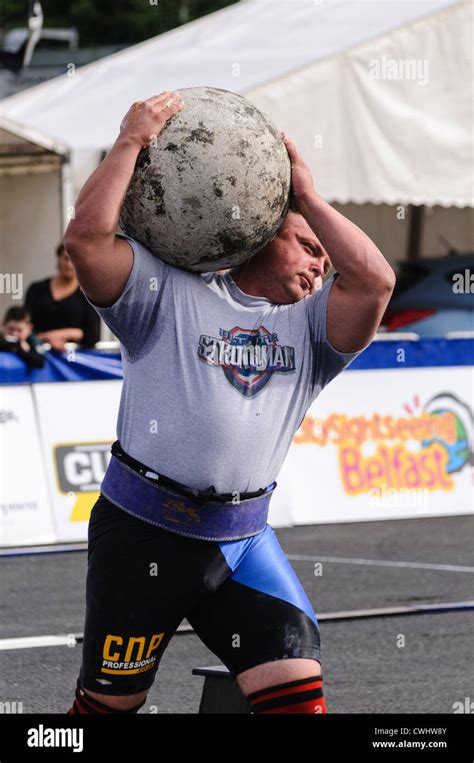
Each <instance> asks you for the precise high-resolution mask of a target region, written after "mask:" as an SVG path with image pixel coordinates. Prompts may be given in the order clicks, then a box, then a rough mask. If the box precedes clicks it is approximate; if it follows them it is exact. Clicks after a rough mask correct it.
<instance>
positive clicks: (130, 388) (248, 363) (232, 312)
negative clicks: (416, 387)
mask: <svg viewBox="0 0 474 763" xmlns="http://www.w3.org/2000/svg"><path fill="white" fill-rule="evenodd" d="M122 237H123V238H125V239H127V240H128V241H129V242H130V244H131V246H132V248H133V252H134V259H133V267H132V270H131V273H130V276H129V278H128V281H127V283H126V285H125V287H124V289H123V292H122V294H121V295H120V297H119V298H118V299H117V300H116V302H114V304H113V305H112V306H110V307H97V306H95V305H94V304H93V303H92V302H91V301H90V300H89V302H90V304H91V305H92V306H93V307H94V308H95V310H96V311H97V312H98V313H99V315H101V316H102V318H103V320H104V321H105V323H106V324H107V325H108V326H109V328H110V329H111V330H112V332H113V333H114V334H115V336H116V337H117V338H118V339H119V341H120V344H121V346H122V362H123V373H124V382H123V389H122V396H121V401H120V409H119V415H118V422H117V437H118V439H119V440H120V443H121V445H122V447H123V448H124V450H125V451H126V452H127V453H129V455H131V456H132V457H133V458H136V459H137V460H138V461H141V462H142V463H144V464H146V465H147V466H149V467H151V468H152V469H156V471H158V472H161V473H162V474H165V475H167V476H168V477H170V478H171V479H174V480H177V481H178V482H181V483H183V484H185V485H188V486H190V487H193V488H196V489H198V490H205V489H206V488H207V487H209V486H210V485H214V486H215V489H216V491H217V492H220V493H229V492H233V491H239V492H248V491H254V490H258V489H259V488H261V487H265V486H266V485H268V484H270V483H271V482H273V481H274V480H276V478H277V476H278V473H279V471H280V468H281V466H282V464H283V461H284V459H285V456H286V454H287V452H288V449H289V447H290V445H291V441H292V438H293V435H294V433H295V432H296V430H297V429H298V427H299V425H300V424H301V422H302V420H303V418H304V416H305V413H306V410H307V409H308V407H309V406H310V404H311V403H312V402H313V400H314V399H315V398H316V397H317V396H318V395H319V393H320V392H321V390H322V389H323V388H324V387H325V386H326V384H328V383H329V382H330V381H331V379H333V378H334V377H335V376H336V375H337V374H339V373H340V372H341V371H342V370H343V368H344V367H345V366H347V365H348V364H349V363H350V362H351V361H352V360H353V359H354V358H355V357H356V356H357V355H359V354H360V352H362V350H360V351H359V352H338V351H337V350H335V349H334V348H333V347H332V345H331V344H330V343H329V342H328V339H327V336H326V309H327V299H328V294H329V290H330V288H331V286H332V284H333V282H334V278H335V276H332V277H331V278H329V279H328V280H327V281H326V282H325V283H324V284H323V287H322V288H321V289H320V290H319V291H317V292H315V293H313V294H309V295H307V296H306V297H304V298H303V299H302V300H300V301H299V302H296V303H293V304H289V305H276V304H274V303H272V302H271V301H270V300H269V299H267V298H266V297H254V296H251V295H249V294H245V293H244V292H243V291H241V290H240V289H239V287H238V286H237V284H236V283H235V281H234V280H233V279H232V277H231V276H230V274H229V273H228V272H227V273H222V272H221V273H217V272H210V273H192V272H190V271H186V270H182V269H181V268H176V267H173V266H172V265H169V264H167V263H165V262H163V261H162V260H160V259H159V258H158V257H155V256H153V255H152V254H151V253H150V252H149V251H148V249H146V248H145V247H144V246H143V245H142V244H140V243H139V242H137V241H135V240H134V239H132V238H130V237H128V236H122Z"/></svg>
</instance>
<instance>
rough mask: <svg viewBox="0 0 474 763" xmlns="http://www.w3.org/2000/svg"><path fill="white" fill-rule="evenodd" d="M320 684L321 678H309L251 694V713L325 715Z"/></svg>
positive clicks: (249, 696)
mask: <svg viewBox="0 0 474 763" xmlns="http://www.w3.org/2000/svg"><path fill="white" fill-rule="evenodd" d="M322 683H323V677H322V676H311V677H310V678H300V679H298V680H297V681H288V682H287V683H283V684H276V685H275V686H268V687H267V688H266V689H261V690H260V691H256V692H253V693H252V694H249V695H248V696H247V700H248V701H249V703H250V706H251V713H311V714H314V713H326V703H325V701H324V696H323V687H322Z"/></svg>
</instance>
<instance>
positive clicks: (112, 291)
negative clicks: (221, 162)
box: [63, 92, 184, 307]
mask: <svg viewBox="0 0 474 763" xmlns="http://www.w3.org/2000/svg"><path fill="white" fill-rule="evenodd" d="M183 105H184V103H183V101H182V100H181V98H180V96H179V95H177V94H174V93H170V92H165V93H161V94H160V95H155V96H153V97H152V98H148V99H147V100H146V101H137V102H136V103H134V104H133V105H132V107H131V108H130V109H129V111H128V112H127V114H126V115H125V117H124V118H123V120H122V122H121V125H120V134H119V136H118V138H117V140H116V141H115V143H114V145H113V147H112V148H111V150H110V151H109V153H108V154H107V156H106V157H105V159H104V160H103V161H102V162H101V163H100V165H99V166H98V167H97V169H96V170H95V171H94V172H93V173H92V175H91V176H90V177H89V179H88V180H87V182H86V183H85V185H84V186H83V188H82V190H81V192H80V194H79V196H78V198H77V201H76V204H75V209H74V218H73V219H72V220H71V221H70V222H69V225H68V227H67V229H66V232H65V234H64V239H63V241H64V246H65V247H66V250H67V252H68V253H69V256H70V257H71V260H72V262H73V264H74V268H75V270H76V273H77V278H78V280H79V283H80V285H81V288H82V289H83V291H84V292H85V293H86V294H87V296H88V297H89V298H90V299H91V300H92V302H94V303H95V304H96V305H98V306H99V307H108V306H109V305H111V304H113V303H114V302H115V301H116V300H117V299H118V297H119V296H120V294H121V293H122V290H123V287H124V286H125V284H126V282H127V279H128V277H129V275H130V271H131V269H132V266H133V252H132V249H131V247H130V245H129V244H128V243H127V242H126V241H125V240H124V239H121V238H116V236H115V231H116V228H117V225H118V221H119V217H120V209H121V206H122V203H123V200H124V197H125V194H126V192H127V188H128V186H129V185H130V181H131V179H132V176H133V172H134V169H135V164H136V161H137V157H138V154H139V152H140V151H141V149H142V148H144V147H145V146H147V145H149V143H150V141H151V140H152V139H153V138H154V137H156V136H157V135H158V134H159V133H160V132H161V130H162V129H163V127H164V126H165V124H166V122H167V121H168V120H169V119H171V117H173V116H174V115H175V114H177V113H178V111H180V110H181V109H182V108H183Z"/></svg>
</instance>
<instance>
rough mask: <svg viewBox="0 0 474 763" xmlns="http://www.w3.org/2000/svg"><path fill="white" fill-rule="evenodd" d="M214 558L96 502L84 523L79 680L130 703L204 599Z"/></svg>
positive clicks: (202, 545) (204, 548)
mask: <svg viewBox="0 0 474 763" xmlns="http://www.w3.org/2000/svg"><path fill="white" fill-rule="evenodd" d="M216 554H217V555H219V550H218V549H217V548H216V547H215V545H214V546H213V545H212V544H209V543H206V541H199V540H194V539H190V538H186V537H183V536H180V535H177V534H176V533H170V532H168V531H166V530H162V529H161V528H159V527H156V526H154V525H151V524H150V523H147V522H144V521H143V520H141V519H138V518H136V517H133V516H131V515H129V514H127V512H125V511H123V510H122V509H120V508H118V507H116V506H115V505H114V504H112V503H111V502H109V501H108V500H107V499H106V498H105V497H103V496H100V497H99V499H98V501H97V502H96V504H95V505H94V507H93V509H92V512H91V518H90V522H89V545H88V569H87V581H86V617H85V627H84V643H83V656H82V665H81V670H80V675H79V680H80V682H81V684H82V686H83V687H84V688H85V689H89V690H90V691H95V692H99V693H102V694H107V695H110V696H116V695H132V694H137V693H139V692H143V691H146V690H148V689H149V688H150V687H151V685H152V684H153V681H154V678H155V675H156V672H157V670H158V666H159V663H160V660H161V658H162V656H163V653H164V651H165V649H166V647H167V645H168V644H169V642H170V640H171V638H172V637H173V635H174V633H175V632H176V629H177V628H178V626H179V624H180V622H181V621H182V620H183V618H184V617H185V613H186V611H187V609H188V608H189V607H190V606H192V603H195V602H196V601H199V599H200V597H202V596H203V595H206V594H207V593H208V589H207V576H208V567H209V565H211V566H212V564H213V559H214V557H215V556H216Z"/></svg>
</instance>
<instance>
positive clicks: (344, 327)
mask: <svg viewBox="0 0 474 763" xmlns="http://www.w3.org/2000/svg"><path fill="white" fill-rule="evenodd" d="M392 291H393V287H388V286H384V287H382V286H378V285H373V284H372V285H371V284H370V283H367V284H366V285H365V286H355V285H354V286H350V287H346V286H345V285H344V283H343V281H342V279H341V278H336V280H335V281H334V283H333V285H332V288H331V290H330V292H329V296H328V306H327V323H326V327H327V338H328V340H329V342H330V343H331V344H332V346H333V347H334V348H335V349H336V350H338V351H339V352H358V351H359V350H362V349H364V348H365V347H366V346H367V345H368V344H369V343H370V342H371V341H372V339H373V338H374V336H375V334H376V332H377V329H378V327H379V326H380V322H381V320H382V316H383V314H384V313H385V310H386V308H387V304H388V302H389V299H390V297H391V294H392Z"/></svg>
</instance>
